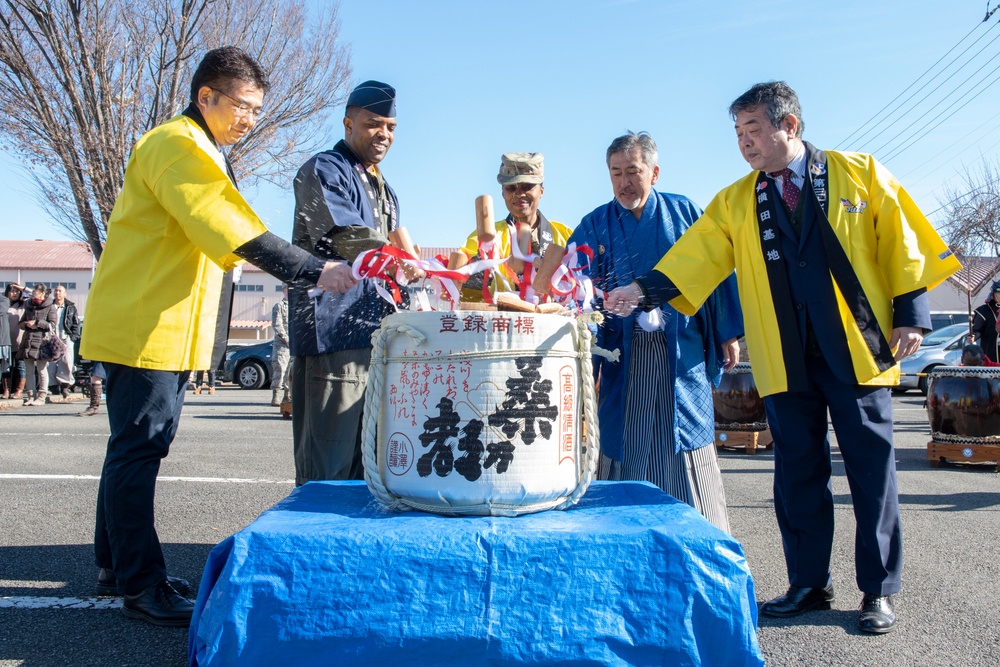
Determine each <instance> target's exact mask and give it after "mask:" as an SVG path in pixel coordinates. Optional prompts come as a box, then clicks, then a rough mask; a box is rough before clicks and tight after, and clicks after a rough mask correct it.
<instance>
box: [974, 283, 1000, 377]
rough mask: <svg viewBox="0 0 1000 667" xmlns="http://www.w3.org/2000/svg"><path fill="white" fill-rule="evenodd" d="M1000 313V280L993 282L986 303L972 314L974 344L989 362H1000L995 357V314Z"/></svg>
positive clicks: (996, 355)
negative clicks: (981, 350)
mask: <svg viewBox="0 0 1000 667" xmlns="http://www.w3.org/2000/svg"><path fill="white" fill-rule="evenodd" d="M998 312H1000V280H995V281H994V282H993V285H992V286H991V287H990V295H989V297H987V299H986V303H984V304H983V305H981V306H979V308H976V310H975V311H973V313H972V334H973V336H975V339H976V344H977V345H979V347H981V348H983V352H985V353H986V358H987V359H989V360H990V361H1000V359H998V358H997V357H998V356H1000V355H998V354H997V352H998V350H997V313H998Z"/></svg>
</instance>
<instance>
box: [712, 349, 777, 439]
mask: <svg viewBox="0 0 1000 667" xmlns="http://www.w3.org/2000/svg"><path fill="white" fill-rule="evenodd" d="M712 403H713V406H714V408H713V409H714V411H715V427H716V428H717V429H723V430H725V429H729V430H734V427H743V428H742V429H741V430H761V431H762V430H764V429H765V428H767V416H766V414H765V412H764V399H762V398H761V397H760V394H759V393H758V392H757V384H756V383H755V382H754V379H753V372H752V371H751V370H750V364H748V363H738V364H736V366H734V367H733V368H731V369H730V370H728V371H726V372H725V373H723V374H722V378H721V379H720V381H719V386H718V387H713V389H712ZM758 427H759V428H758Z"/></svg>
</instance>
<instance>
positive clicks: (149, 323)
mask: <svg viewBox="0 0 1000 667" xmlns="http://www.w3.org/2000/svg"><path fill="white" fill-rule="evenodd" d="M266 231H267V228H266V227H265V226H264V223H263V222H261V220H260V218H259V217H258V216H257V214H256V213H254V211H253V209H251V208H250V205H249V204H248V203H247V202H246V200H245V199H243V196H242V195H240V193H239V191H238V190H237V189H236V186H235V185H234V184H233V182H232V181H231V180H230V178H229V176H228V175H227V173H226V167H225V161H224V159H223V157H222V154H221V153H220V152H219V149H218V148H216V146H215V144H214V142H212V140H211V139H209V138H208V135H206V133H205V131H204V130H202V129H201V128H200V127H199V126H198V125H197V123H195V121H193V120H192V119H190V118H188V117H187V116H183V115H179V116H175V117H174V118H172V119H170V120H168V121H167V122H165V123H163V124H162V125H159V126H158V127H155V128H153V129H152V130H150V131H149V132H147V133H146V134H145V135H143V137H142V138H141V139H139V141H138V142H137V143H136V145H135V148H134V150H133V151H132V156H131V157H130V158H129V162H128V166H127V168H126V170H125V182H124V185H123V187H122V191H121V194H119V195H118V199H117V201H116V202H115V207H114V210H113V211H112V213H111V218H110V219H109V221H108V238H107V243H106V244H105V246H104V252H103V254H102V255H101V260H100V262H98V264H97V271H96V273H95V274H94V281H93V283H92V285H91V291H90V296H89V298H88V301H87V310H86V317H85V318H84V329H83V341H82V343H81V347H80V354H81V355H82V356H83V357H84V358H86V359H92V360H94V361H108V362H113V363H118V364H123V365H127V366H132V367H134V368H145V369H150V370H166V371H185V370H193V369H201V368H210V367H211V366H212V347H213V345H214V342H215V323H216V319H217V317H218V311H219V299H220V296H221V290H222V280H223V276H224V273H225V272H226V271H229V270H231V269H232V268H233V267H235V266H236V265H237V264H239V263H240V262H242V260H241V259H240V258H239V257H237V256H236V255H234V254H233V251H234V250H236V249H237V248H239V247H240V246H242V245H243V244H244V243H246V242H248V241H250V240H252V239H254V238H256V237H258V236H260V235H261V234H263V233H264V232H266Z"/></svg>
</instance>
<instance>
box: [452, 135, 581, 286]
mask: <svg viewBox="0 0 1000 667" xmlns="http://www.w3.org/2000/svg"><path fill="white" fill-rule="evenodd" d="M544 177H545V156H543V155H542V154H541V153H504V154H503V155H502V156H500V172H499V173H498V174H497V182H498V183H499V184H500V186H501V192H502V194H503V201H504V203H505V204H506V205H507V211H508V212H509V213H508V215H507V217H506V218H505V219H503V220H498V221H497V222H496V230H497V235H496V239H495V241H494V243H495V248H496V255H495V256H496V257H509V256H510V255H511V245H512V243H514V240H512V239H516V238H517V231H518V229H520V228H521V227H522V226H525V225H526V226H527V228H528V229H530V230H531V248H530V251H531V252H533V253H535V254H536V255H541V254H542V253H543V252H545V248H547V247H548V246H549V245H550V244H552V243H558V244H559V245H562V246H565V245H566V239H568V238H569V236H570V234H571V233H572V230H571V229H570V228H569V227H567V226H566V225H564V224H562V223H561V222H556V221H555V220H549V219H548V218H546V217H545V216H544V215H542V212H541V211H539V210H538V203H539V201H540V200H541V198H542V195H543V194H545V186H544V185H543V182H544V180H545V178H544ZM475 259H479V240H478V233H477V232H475V231H473V232H472V234H470V235H469V237H468V239H466V242H465V245H464V246H463V247H462V249H461V250H460V251H459V253H456V254H454V255H453V256H452V262H451V268H459V267H462V266H465V265H466V264H468V263H469V261H471V260H475ZM521 278H522V276H521V275H519V274H515V273H514V272H513V271H511V270H510V269H509V268H508V267H507V266H506V265H504V266H502V267H501V268H500V270H498V271H493V272H491V274H490V286H489V290H490V293H491V294H496V293H498V292H516V291H517V285H518V281H520V279H521ZM482 280H483V279H482V274H476V275H474V276H473V277H472V278H470V279H469V280H468V281H467V282H466V284H465V288H464V289H463V295H462V296H463V299H466V300H470V301H481V300H483V298H484V296H483V294H482V287H483V283H482Z"/></svg>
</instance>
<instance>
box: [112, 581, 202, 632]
mask: <svg viewBox="0 0 1000 667" xmlns="http://www.w3.org/2000/svg"><path fill="white" fill-rule="evenodd" d="M193 611H194V603H193V602H191V601H190V600H188V599H187V598H185V597H182V596H180V595H178V593H177V591H175V590H174V587H173V586H171V585H170V584H169V583H168V582H166V581H161V582H160V583H158V584H153V585H152V586H150V587H148V588H146V589H145V590H143V591H142V592H141V593H136V594H135V595H128V594H126V595H125V600H124V601H123V602H122V614H124V615H125V616H127V617H128V618H137V619H139V620H140V621H146V622H147V623H152V624H153V625H159V626H162V627H165V628H186V627H188V626H189V625H191V613H192V612H193Z"/></svg>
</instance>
